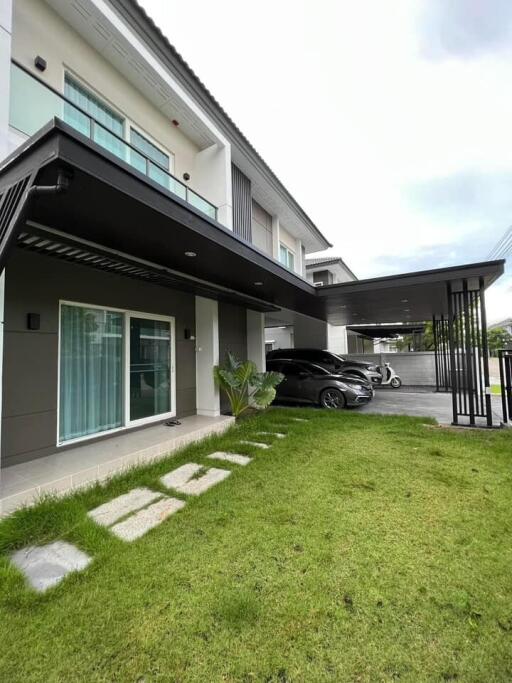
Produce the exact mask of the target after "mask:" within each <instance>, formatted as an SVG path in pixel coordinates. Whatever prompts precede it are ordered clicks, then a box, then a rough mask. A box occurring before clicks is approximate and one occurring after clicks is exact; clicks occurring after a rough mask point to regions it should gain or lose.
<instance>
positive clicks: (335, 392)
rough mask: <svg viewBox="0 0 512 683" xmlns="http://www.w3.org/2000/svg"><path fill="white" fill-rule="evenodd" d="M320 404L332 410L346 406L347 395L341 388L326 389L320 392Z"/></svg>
mask: <svg viewBox="0 0 512 683" xmlns="http://www.w3.org/2000/svg"><path fill="white" fill-rule="evenodd" d="M320 404H321V405H322V406H323V407H324V408H330V409H331V410H336V409H340V408H344V407H345V405H346V401H345V396H343V394H342V392H341V391H340V390H339V389H324V390H323V391H322V393H321V394H320Z"/></svg>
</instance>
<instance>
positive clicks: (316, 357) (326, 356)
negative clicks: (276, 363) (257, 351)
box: [267, 349, 382, 384]
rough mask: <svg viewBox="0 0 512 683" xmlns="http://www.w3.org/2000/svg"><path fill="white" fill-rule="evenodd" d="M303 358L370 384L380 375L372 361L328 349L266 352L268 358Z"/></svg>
mask: <svg viewBox="0 0 512 683" xmlns="http://www.w3.org/2000/svg"><path fill="white" fill-rule="evenodd" d="M277 359H279V360H286V359H288V360H305V361H308V362H309V363H316V365H320V366H321V367H323V368H325V369H326V370H329V371H330V372H333V373H340V372H341V373H343V374H344V375H353V376H355V377H359V378H361V379H365V380H367V381H368V382H371V383H372V384H380V383H381V382H382V375H381V374H380V372H379V371H378V370H377V366H376V365H374V364H372V363H363V362H362V361H358V360H345V359H344V358H342V357H341V356H337V355H336V354H335V353H331V352H330V351H322V350H321V349H275V350H274V351H269V352H268V353H267V361H269V360H277Z"/></svg>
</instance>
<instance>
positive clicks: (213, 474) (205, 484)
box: [178, 467, 231, 496]
mask: <svg viewBox="0 0 512 683" xmlns="http://www.w3.org/2000/svg"><path fill="white" fill-rule="evenodd" d="M230 474H231V471H230V470H220V469H217V468H216V467H210V469H209V470H208V471H207V472H206V474H203V476H202V477H199V479H191V480H190V481H189V482H187V483H186V484H183V486H180V488H179V489H178V491H181V493H186V494H187V495H189V496H200V495H201V493H204V492H205V491H208V489H211V488H212V486H215V485H216V484H220V482H221V481H224V479H227V478H228V477H229V475H230Z"/></svg>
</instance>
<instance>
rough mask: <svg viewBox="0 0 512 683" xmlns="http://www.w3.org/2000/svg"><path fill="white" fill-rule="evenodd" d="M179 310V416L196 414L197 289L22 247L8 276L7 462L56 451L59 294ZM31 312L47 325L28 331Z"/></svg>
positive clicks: (74, 298)
mask: <svg viewBox="0 0 512 683" xmlns="http://www.w3.org/2000/svg"><path fill="white" fill-rule="evenodd" d="M61 299H64V300H68V301H76V302H79V303H86V304H93V305H95V306H105V307H109V306H112V307H115V308H124V309H128V310H133V311H141V312H145V313H155V314H160V315H168V316H174V317H175V320H176V402H177V413H178V415H179V416H185V415H191V414H195V409H196V371H195V346H194V342H193V341H186V340H185V338H184V329H185V328H189V329H191V330H194V327H195V298H194V296H193V295H191V294H186V293H183V292H177V291H175V290H171V289H167V288H165V287H159V286H157V285H152V284H147V283H144V282H141V281H138V280H132V279H130V278H126V277H120V276H117V275H112V274H109V273H102V272H100V271H96V270H93V269H92V268H87V267H85V266H79V265H74V264H70V263H66V262H64V261H59V260H57V259H52V258H49V257H46V256H40V255H38V254H33V253H29V252H23V251H20V250H16V251H15V252H14V253H13V256H12V257H11V259H10V261H9V263H8V265H7V269H6V280H5V328H4V331H5V337H4V376H3V413H2V415H3V420H2V466H5V465H10V464H15V463H16V462H21V461H23V460H30V459H32V458H35V457H40V456H43V455H48V454H49V453H52V452H55V450H56V434H57V365H58V358H57V355H58V321H59V300H61ZM27 313H39V314H40V316H41V328H40V330H38V331H29V330H27Z"/></svg>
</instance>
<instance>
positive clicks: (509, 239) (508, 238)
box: [487, 225, 512, 261]
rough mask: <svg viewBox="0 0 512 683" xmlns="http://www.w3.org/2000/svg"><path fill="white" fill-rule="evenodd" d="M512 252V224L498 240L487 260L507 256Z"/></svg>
mask: <svg viewBox="0 0 512 683" xmlns="http://www.w3.org/2000/svg"><path fill="white" fill-rule="evenodd" d="M511 253H512V225H511V226H510V227H509V228H508V229H507V230H506V231H505V234H504V235H503V237H502V238H501V239H500V240H499V241H498V242H497V244H496V245H495V246H494V248H493V249H491V251H490V253H489V255H488V257H487V260H488V261H494V260H497V259H501V258H505V256H509V254H511Z"/></svg>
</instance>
